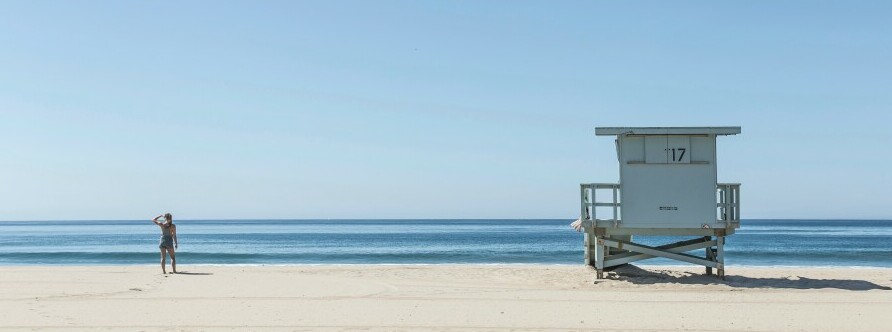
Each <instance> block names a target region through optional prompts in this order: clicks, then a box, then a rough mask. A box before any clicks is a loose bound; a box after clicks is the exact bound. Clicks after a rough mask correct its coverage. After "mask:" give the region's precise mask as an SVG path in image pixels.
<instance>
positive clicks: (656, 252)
mask: <svg viewBox="0 0 892 332" xmlns="http://www.w3.org/2000/svg"><path fill="white" fill-rule="evenodd" d="M621 188H622V187H621V186H620V184H618V183H583V184H581V185H580V188H579V189H580V201H581V211H580V216H581V219H582V228H583V232H584V246H585V255H584V256H585V257H584V259H585V263H586V264H588V265H592V266H594V267H595V269H596V271H597V275H598V278H599V279H600V278H602V277H603V271H604V269H605V268H611V267H616V266H619V265H623V264H628V263H631V262H635V261H639V260H643V259H649V258H655V257H663V258H668V259H673V260H678V261H683V262H688V263H692V264H697V265H703V266H705V267H706V273H707V274H712V269H713V268H716V269H718V275H719V277H722V278H724V275H725V266H724V264H725V263H724V249H723V248H724V244H725V236H727V235H731V234H733V233H734V231H735V230H736V229H737V228H739V227H740V184H739V183H718V184H716V219H715V222H713V223H712V224H709V223H703V224H702V227H700V228H695V229H691V228H653V227H635V225H625V224H623V219H622V201H621V197H622V192H621V190H622V189H621ZM599 191H600V192H602V194H601V195H599V194H598V193H599ZM599 197H605V201H599V200H598V198H599ZM599 208H600V209H601V210H602V211H603V210H605V209H606V210H607V211H604V212H603V213H598V210H599ZM603 214H606V216H604V217H601V216H602V215H603ZM606 217H609V218H606ZM633 235H680V236H700V237H697V238H694V239H689V240H684V241H679V242H675V243H669V244H665V245H661V246H657V247H651V246H646V245H643V244H640V243H634V242H632V236H633ZM698 249H705V250H706V255H705V257H703V256H695V255H691V254H687V253H686V252H689V251H692V250H698Z"/></svg>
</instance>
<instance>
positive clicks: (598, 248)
mask: <svg viewBox="0 0 892 332" xmlns="http://www.w3.org/2000/svg"><path fill="white" fill-rule="evenodd" d="M606 250H607V247H606V246H604V239H602V238H597V237H596V238H595V272H596V274H597V278H598V279H604V254H605V253H604V252H605V251H606Z"/></svg>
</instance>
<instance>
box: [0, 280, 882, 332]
mask: <svg viewBox="0 0 892 332" xmlns="http://www.w3.org/2000/svg"><path fill="white" fill-rule="evenodd" d="M180 270H181V272H183V273H181V274H176V275H162V274H161V273H160V271H159V268H158V267H157V266H101V267H95V266H64V267H62V266H52V267H46V266H42V267H38V266H35V267H10V266H7V267H2V268H0V312H2V315H0V328H2V329H13V330H66V331H71V330H82V329H97V330H133V331H135V330H141V331H165V330H170V331H173V330H176V331H179V330H233V329H234V330H299V331H304V330H323V331H339V330H347V331H414V330H437V331H507V330H521V331H533V330H549V331H555V330H570V331H572V330H598V331H888V330H889V329H890V328H892V291H890V289H892V288H890V287H892V269H861V268H858V269H855V268H853V269H847V268H832V269H831V268H827V269H824V268H737V267H730V268H729V269H728V274H729V276H728V278H727V280H725V281H722V280H719V279H717V278H715V277H712V276H704V275H702V271H701V269H699V268H695V267H690V268H661V267H649V268H646V269H642V268H638V267H633V266H629V267H625V268H623V269H621V270H619V271H617V272H615V273H610V274H609V279H607V280H601V281H597V282H595V281H594V279H593V273H592V271H591V270H590V269H588V268H586V267H583V266H561V265H509V266H500V265H430V266H418V265H404V266H392V265H337V266H335V265H322V266H188V265H184V266H181V268H180Z"/></svg>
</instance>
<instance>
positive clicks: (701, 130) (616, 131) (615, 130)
mask: <svg viewBox="0 0 892 332" xmlns="http://www.w3.org/2000/svg"><path fill="white" fill-rule="evenodd" d="M624 134H629V135H737V134H740V127H597V128H595V135H599V136H610V135H624Z"/></svg>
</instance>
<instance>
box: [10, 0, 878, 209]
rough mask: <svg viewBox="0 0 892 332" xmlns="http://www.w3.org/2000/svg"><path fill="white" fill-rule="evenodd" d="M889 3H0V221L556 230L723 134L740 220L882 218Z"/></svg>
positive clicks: (722, 152) (726, 177)
mask: <svg viewBox="0 0 892 332" xmlns="http://www.w3.org/2000/svg"><path fill="white" fill-rule="evenodd" d="M889 17H892V3H890V2H885V1H881V2H870V1H857V2H847V1H837V2H824V1H746V2H725V1H723V2H712V1H695V2H667V1H644V2H631V1H623V2H596V1H580V2H570V1H560V2H555V1H538V2H524V1H449V2H447V1H440V2H434V1H315V2H309V1H282V2H275V1H243V2H236V1H227V2H219V1H193V2H186V3H183V2H172V1H170V2H160V1H126V2H121V1H118V2H113V1H104V2H99V1H68V2H58V1H5V2H2V3H0V152H2V153H3V156H2V157H0V184H2V186H0V201H2V203H0V215H2V216H0V220H45V219H137V218H150V217H153V216H154V215H156V214H157V213H159V212H162V211H171V212H172V213H174V215H176V216H178V217H180V218H190V219H191V218H568V219H571V218H575V217H577V215H578V210H579V208H578V197H577V195H578V184H579V183H580V182H612V181H617V180H618V178H617V177H618V171H617V170H618V166H617V163H616V159H615V153H614V151H613V148H614V147H613V143H612V140H611V139H610V138H607V137H596V136H594V128H595V127H597V126H741V127H743V133H742V134H741V135H738V136H730V137H721V138H719V147H718V149H719V163H718V165H719V180H720V181H723V182H742V183H743V186H742V203H743V213H742V215H743V218H875V219H883V218H885V219H889V218H892V212H890V211H892V210H890V206H892V198H890V197H892V185H890V184H892V176H890V175H889V169H890V168H892V157H890V156H892V132H890V130H889V128H890V125H892V115H890V113H892V112H890V111H892V110H890V106H892V94H890V91H892V34H890V33H889V32H890V31H892V20H889V19H888V18H889Z"/></svg>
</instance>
